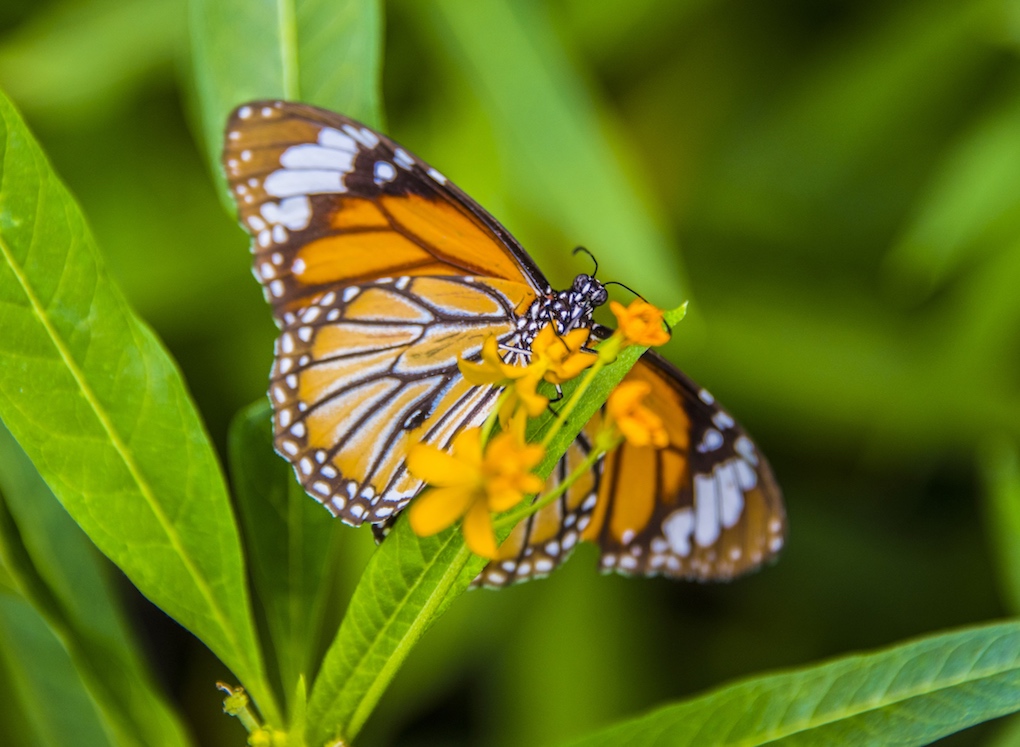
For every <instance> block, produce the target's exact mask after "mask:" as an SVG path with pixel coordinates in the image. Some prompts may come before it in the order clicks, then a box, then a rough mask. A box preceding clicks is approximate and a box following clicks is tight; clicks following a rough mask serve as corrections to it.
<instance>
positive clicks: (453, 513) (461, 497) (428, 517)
mask: <svg viewBox="0 0 1020 747" xmlns="http://www.w3.org/2000/svg"><path fill="white" fill-rule="evenodd" d="M474 497H475V496H474V491H472V490H469V489H467V488H459V487H458V488H432V489H431V490H427V491H426V492H424V493H422V494H421V495H420V496H418V497H417V498H416V499H415V500H414V502H413V503H411V507H410V508H409V509H408V518H409V520H410V522H411V529H413V530H414V533H415V534H417V535H418V536H419V537H430V536H431V535H433V534H437V533H438V532H441V531H443V530H444V529H446V528H447V527H448V526H450V525H451V524H453V523H454V522H455V521H457V519H459V518H460V517H461V516H463V515H464V513H465V512H466V511H467V510H468V507H469V506H470V505H471V501H472V500H473V499H474Z"/></svg>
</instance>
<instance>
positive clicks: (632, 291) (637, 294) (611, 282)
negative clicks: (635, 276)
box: [602, 280, 648, 303]
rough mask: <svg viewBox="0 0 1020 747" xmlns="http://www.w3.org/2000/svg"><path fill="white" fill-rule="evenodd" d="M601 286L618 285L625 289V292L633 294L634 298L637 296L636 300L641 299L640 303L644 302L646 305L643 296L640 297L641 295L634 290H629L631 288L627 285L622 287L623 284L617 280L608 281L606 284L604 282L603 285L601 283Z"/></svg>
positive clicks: (646, 301)
mask: <svg viewBox="0 0 1020 747" xmlns="http://www.w3.org/2000/svg"><path fill="white" fill-rule="evenodd" d="M602 285H618V286H620V287H621V288H626V289H627V290H629V291H630V292H631V293H633V294H634V295H635V296H637V297H638V298H640V299H641V300H642V301H644V302H645V303H648V300H647V299H646V298H645V297H644V296H642V295H641V294H640V293H638V292H637V291H636V290H634V289H633V288H631V287H630V286H629V285H624V284H623V283H621V282H620V281H619V280H610V281H608V282H605V283H603V284H602Z"/></svg>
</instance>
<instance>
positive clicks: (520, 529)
mask: <svg viewBox="0 0 1020 747" xmlns="http://www.w3.org/2000/svg"><path fill="white" fill-rule="evenodd" d="M594 431H595V426H594V424H589V427H586V428H585V430H584V431H582V432H581V434H580V435H578V437H577V439H575V440H574V443H572V444H571V445H570V448H569V449H567V452H566V454H564V455H563V458H562V459H560V461H559V463H557V465H556V468H555V469H554V470H553V473H552V474H551V475H550V476H549V479H548V480H547V481H546V484H545V488H544V489H543V491H542V492H543V493H548V492H549V491H551V490H555V489H556V487H557V486H558V485H560V484H561V483H563V482H566V480H567V477H568V476H569V475H570V474H572V473H573V472H574V470H575V469H577V468H578V467H579V466H580V465H581V464H582V463H583V462H584V460H585V459H587V458H588V455H589V454H590V453H591V440H590V439H591V438H592V437H594ZM601 471H602V467H601V462H599V463H597V464H596V465H595V466H594V467H593V468H592V469H590V470H588V471H587V472H586V473H585V474H584V475H583V476H582V477H581V478H580V479H579V480H577V481H576V482H575V483H574V484H573V485H571V486H570V487H569V488H568V489H567V490H566V491H565V492H564V494H563V495H562V496H560V498H559V499H558V500H556V501H553V502H552V503H550V504H549V505H548V506H545V507H544V508H542V509H541V510H540V511H538V512H537V513H536V514H535V515H534V516H531V517H530V518H528V519H526V520H525V521H522V522H521V523H520V524H518V525H517V526H516V527H514V530H513V531H512V532H511V533H510V536H509V537H507V539H506V541H505V542H503V544H502V545H500V547H499V557H498V558H497V559H496V560H494V561H492V562H491V563H489V564H488V565H486V566H485V568H484V569H483V570H482V572H481V573H480V574H479V575H478V577H477V578H476V579H475V581H474V585H475V586H486V587H489V588H500V587H503V586H508V585H510V584H513V583H518V582H521V581H527V580H528V579H531V578H542V577H544V576H547V575H549V573H551V572H552V571H553V569H555V568H556V567H557V566H559V565H560V564H561V563H562V562H563V561H565V560H566V559H567V558H568V557H569V556H570V553H571V552H573V549H574V547H575V545H577V543H578V542H580V541H581V536H582V534H583V533H584V530H585V529H586V528H587V527H588V524H589V523H590V522H591V518H592V514H593V512H594V510H595V505H596V501H597V497H598V493H599V481H600V476H601Z"/></svg>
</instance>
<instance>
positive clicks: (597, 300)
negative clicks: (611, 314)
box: [591, 285, 609, 306]
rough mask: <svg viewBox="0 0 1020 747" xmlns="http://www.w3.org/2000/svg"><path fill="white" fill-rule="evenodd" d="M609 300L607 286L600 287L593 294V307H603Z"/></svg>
mask: <svg viewBox="0 0 1020 747" xmlns="http://www.w3.org/2000/svg"><path fill="white" fill-rule="evenodd" d="M608 300H609V293H608V291H606V289H605V286H602V285H599V286H598V287H597V288H596V289H595V290H594V291H593V292H592V294H591V304H592V306H601V305H602V304H604V303H605V302H606V301H608Z"/></svg>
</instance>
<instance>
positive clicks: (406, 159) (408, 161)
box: [393, 148, 414, 169]
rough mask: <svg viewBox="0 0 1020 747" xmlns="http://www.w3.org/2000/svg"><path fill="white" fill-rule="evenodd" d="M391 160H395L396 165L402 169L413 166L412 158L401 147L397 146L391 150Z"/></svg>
mask: <svg viewBox="0 0 1020 747" xmlns="http://www.w3.org/2000/svg"><path fill="white" fill-rule="evenodd" d="M393 160H394V161H396V162H397V166H400V167H401V168H404V169H410V168H412V167H413V166H414V159H413V158H411V156H409V155H408V153H407V151H406V150H404V149H403V148H397V149H396V150H395V151H393Z"/></svg>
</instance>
